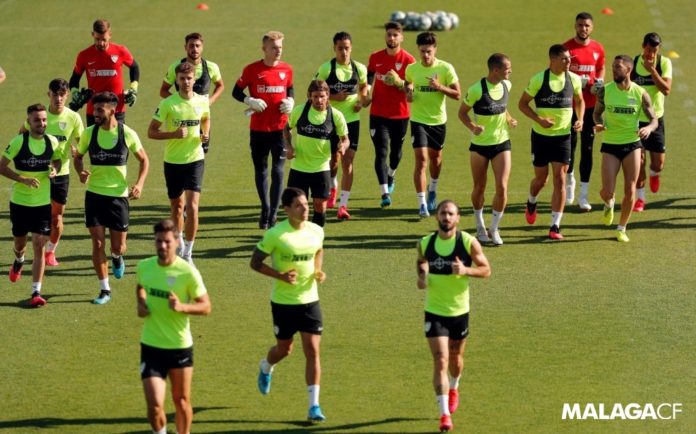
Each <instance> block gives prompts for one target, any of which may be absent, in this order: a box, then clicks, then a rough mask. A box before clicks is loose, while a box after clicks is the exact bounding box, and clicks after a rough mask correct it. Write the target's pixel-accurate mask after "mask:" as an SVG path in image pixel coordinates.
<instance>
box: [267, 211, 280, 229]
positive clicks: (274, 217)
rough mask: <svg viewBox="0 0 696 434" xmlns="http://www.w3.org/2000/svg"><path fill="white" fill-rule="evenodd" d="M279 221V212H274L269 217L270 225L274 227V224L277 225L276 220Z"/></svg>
mask: <svg viewBox="0 0 696 434" xmlns="http://www.w3.org/2000/svg"><path fill="white" fill-rule="evenodd" d="M277 221H278V214H277V213H274V212H272V213H271V214H270V216H269V217H268V227H269V228H272V227H273V226H275V225H276V222H277Z"/></svg>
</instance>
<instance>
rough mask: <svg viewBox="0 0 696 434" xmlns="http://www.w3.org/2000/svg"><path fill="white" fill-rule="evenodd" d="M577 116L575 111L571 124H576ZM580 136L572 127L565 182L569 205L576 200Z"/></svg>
mask: <svg viewBox="0 0 696 434" xmlns="http://www.w3.org/2000/svg"><path fill="white" fill-rule="evenodd" d="M576 120H577V116H576V115H575V112H573V118H572V119H571V125H573V124H575V121H576ZM578 136H580V134H579V133H578V132H577V131H575V130H574V129H573V128H571V129H570V161H569V162H568V171H567V172H566V182H565V189H566V192H565V198H566V199H567V203H566V204H567V205H571V204H572V203H573V201H574V200H575V151H576V149H577V147H578V138H579V137H578Z"/></svg>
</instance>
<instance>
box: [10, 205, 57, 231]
mask: <svg viewBox="0 0 696 434" xmlns="http://www.w3.org/2000/svg"><path fill="white" fill-rule="evenodd" d="M10 221H11V222H12V236H15V237H23V236H25V235H26V234H28V233H29V232H31V233H32V234H37V235H50V234H51V205H50V204H49V205H40V206H25V205H18V204H16V203H12V202H10Z"/></svg>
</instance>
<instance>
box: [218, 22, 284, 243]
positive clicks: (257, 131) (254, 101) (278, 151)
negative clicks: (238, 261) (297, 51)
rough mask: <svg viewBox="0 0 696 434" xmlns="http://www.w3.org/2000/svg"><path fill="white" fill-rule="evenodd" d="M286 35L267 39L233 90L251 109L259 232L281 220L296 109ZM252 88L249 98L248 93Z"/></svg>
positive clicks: (251, 145)
mask: <svg viewBox="0 0 696 434" xmlns="http://www.w3.org/2000/svg"><path fill="white" fill-rule="evenodd" d="M283 38H284V36H283V34H282V33H280V32H275V31H271V32H268V33H266V34H265V35H263V38H262V39H261V50H262V51H263V59H261V60H258V61H256V62H254V63H250V64H249V65H247V66H245V67H244V70H243V71H242V75H241V77H239V79H238V80H237V82H236V83H235V85H234V89H233V90H232V96H233V97H234V99H236V100H237V101H239V102H243V103H245V104H246V105H248V106H249V109H247V113H249V114H251V121H250V122H251V123H250V126H249V129H250V131H249V147H250V148H251V159H252V161H253V163H254V179H255V183H256V192H257V193H258V195H259V200H260V201H261V214H260V215H259V229H267V228H269V227H273V226H274V225H275V223H276V220H277V218H278V217H277V216H278V206H279V205H280V194H281V193H282V192H283V176H285V172H284V167H285V139H284V135H283V130H284V129H285V125H287V123H288V115H289V114H290V112H291V111H292V109H293V107H294V106H295V100H294V96H295V91H294V88H293V81H292V80H293V76H292V66H290V65H288V64H287V63H285V62H283V61H281V60H280V58H281V56H282V54H283ZM247 87H248V88H249V96H247V95H245V94H244V89H245V88H247ZM269 154H270V155H271V186H270V191H269V187H268V155H269Z"/></svg>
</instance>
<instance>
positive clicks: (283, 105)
mask: <svg viewBox="0 0 696 434" xmlns="http://www.w3.org/2000/svg"><path fill="white" fill-rule="evenodd" d="M294 107H295V100H294V99H293V98H292V97H291V96H289V97H287V98H283V99H282V100H280V112H281V113H283V114H286V115H289V114H290V112H292V109H293V108H294Z"/></svg>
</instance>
